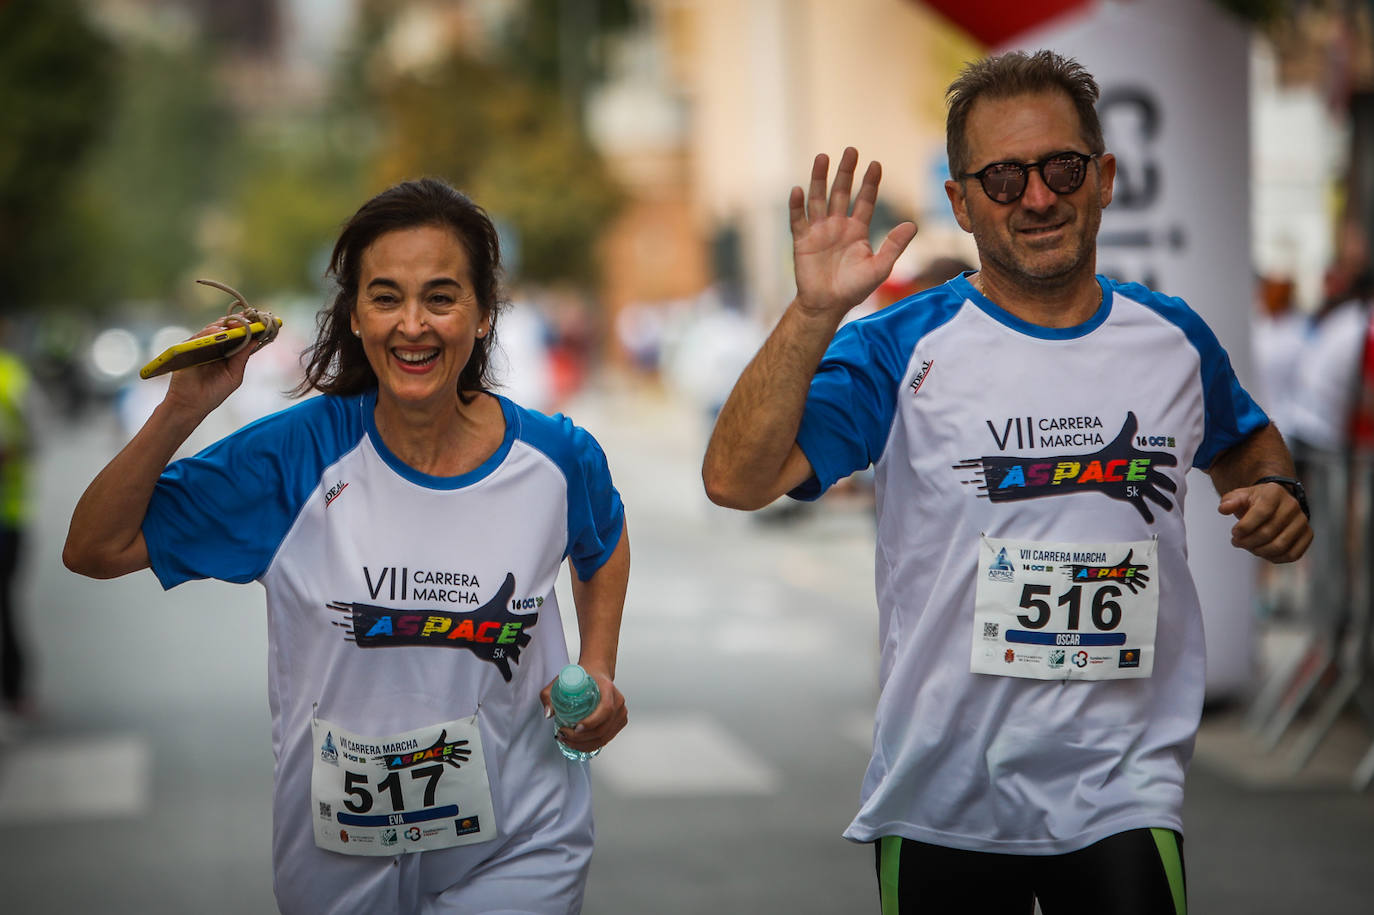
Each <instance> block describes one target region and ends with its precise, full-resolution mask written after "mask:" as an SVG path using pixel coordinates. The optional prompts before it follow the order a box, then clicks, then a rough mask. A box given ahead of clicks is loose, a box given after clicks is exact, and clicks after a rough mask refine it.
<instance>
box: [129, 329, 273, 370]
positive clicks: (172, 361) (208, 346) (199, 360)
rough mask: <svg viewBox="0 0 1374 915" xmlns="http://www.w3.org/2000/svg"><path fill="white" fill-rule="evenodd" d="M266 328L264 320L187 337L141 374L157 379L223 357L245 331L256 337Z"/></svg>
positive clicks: (168, 348) (170, 347)
mask: <svg viewBox="0 0 1374 915" xmlns="http://www.w3.org/2000/svg"><path fill="white" fill-rule="evenodd" d="M272 320H273V322H274V323H275V324H276V325H277V327H281V318H278V317H275V316H274V317H273V318H272ZM266 330H267V326H266V325H265V324H263V323H262V322H261V321H254V322H253V323H252V324H251V325H249V327H248V329H247V330H245V329H244V328H243V326H242V325H237V326H234V327H230V328H227V329H225V330H221V331H216V332H215V333H213V334H206V335H205V336H203V337H193V338H191V339H190V340H183V341H182V342H181V343H174V344H172V345H171V346H169V347H167V348H166V349H165V350H163V351H162V352H161V353H159V354H158V355H157V356H155V357H154V358H153V360H152V361H151V362H149V363H148V364H147V365H145V366H144V367H143V368H141V369H139V371H138V377H140V378H144V379H147V378H153V377H155V376H157V375H162V374H165V373H166V372H175V371H177V370H178V369H184V368H188V367H190V366H193V365H202V364H204V363H206V362H214V361H215V360H216V359H223V358H225V357H226V356H227V355H228V354H229V352H230V351H231V350H233V349H234V348H235V347H237V346H239V344H240V341H241V340H243V335H244V334H245V333H247V332H249V331H251V332H252V334H253V336H254V337H260V336H262V334H263V333H264V332H266Z"/></svg>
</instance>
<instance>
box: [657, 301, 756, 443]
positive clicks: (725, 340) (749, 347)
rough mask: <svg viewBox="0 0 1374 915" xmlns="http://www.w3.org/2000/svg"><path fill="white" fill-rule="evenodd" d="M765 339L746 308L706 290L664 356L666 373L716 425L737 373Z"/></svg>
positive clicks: (737, 376) (742, 369) (737, 375)
mask: <svg viewBox="0 0 1374 915" xmlns="http://www.w3.org/2000/svg"><path fill="white" fill-rule="evenodd" d="M765 336H766V333H765V332H764V329H763V328H762V327H760V326H759V324H758V322H756V321H754V320H752V319H750V318H749V317H748V316H746V315H745V313H744V310H743V309H741V308H739V307H737V306H736V305H733V304H731V303H730V302H728V301H727V300H725V299H722V298H721V297H720V296H719V295H717V294H716V293H715V291H714V290H707V291H706V292H704V293H703V294H702V295H701V296H700V297H699V298H698V299H697V301H696V302H695V303H694V304H693V306H692V308H691V311H690V312H689V314H688V315H687V317H686V320H685V323H684V327H683V328H682V331H681V335H680V337H678V338H677V339H676V340H675V341H674V344H673V345H671V346H669V347H667V348H666V350H665V354H664V366H663V368H664V371H665V372H666V374H667V376H668V377H669V379H670V380H671V382H672V383H673V385H674V386H675V387H676V388H677V389H678V390H679V391H681V392H683V393H684V394H687V395H688V396H689V397H691V398H692V400H694V401H695V402H696V403H697V404H699V405H700V406H701V408H702V409H703V410H704V412H705V415H706V418H707V419H708V420H710V421H711V422H714V421H715V417H716V414H717V413H719V412H720V408H721V406H722V405H723V404H724V403H725V398H726V397H727V396H729V394H730V389H731V388H733V387H734V386H735V380H736V379H737V378H739V374H740V372H742V371H744V367H745V366H746V365H748V364H749V360H750V359H752V358H754V354H755V353H757V352H758V351H759V347H760V346H761V345H762V344H763V339H764V337H765Z"/></svg>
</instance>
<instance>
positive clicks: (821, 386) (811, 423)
mask: <svg viewBox="0 0 1374 915" xmlns="http://www.w3.org/2000/svg"><path fill="white" fill-rule="evenodd" d="M889 312H890V313H889ZM901 318H902V315H901V313H900V306H899V305H893V306H891V308H889V309H887V310H885V311H881V312H878V313H877V314H875V315H873V316H871V317H869V318H863V319H860V320H858V321H852V322H850V323H849V324H846V325H845V326H843V327H841V328H840V330H839V332H838V333H836V334H835V339H834V340H833V341H832V342H831V344H830V347H829V348H828V349H827V350H826V353H825V356H824V357H823V358H822V359H821V364H820V367H819V368H818V369H817V370H816V375H815V377H814V378H813V379H812V380H811V388H810V391H809V392H808V393H807V395H806V408H805V411H804V412H803V414H802V421H801V427H800V428H799V429H798V431H797V444H798V445H799V446H800V447H801V450H802V452H803V453H804V454H805V455H806V458H807V460H808V461H810V462H811V468H812V470H813V471H814V473H815V475H814V476H813V477H812V478H811V479H810V480H808V481H807V482H805V483H803V484H802V485H801V486H798V487H797V488H796V489H794V490H792V491H791V492H790V493H788V495H790V496H791V497H792V498H794V499H801V500H803V501H811V500H813V499H817V498H819V497H820V496H821V494H822V493H824V492H825V491H826V490H827V489H829V488H830V487H831V486H833V485H834V484H835V483H836V482H837V481H838V480H841V479H843V478H844V477H847V476H849V475H850V474H851V473H854V472H855V471H857V470H862V469H864V468H865V467H868V466H869V465H871V464H873V463H876V462H877V460H878V458H880V457H881V456H882V453H883V449H884V448H885V447H886V444H887V438H888V433H889V432H890V430H891V428H892V416H893V411H894V410H895V409H896V402H897V389H898V388H899V387H900V386H901V379H902V376H903V374H904V373H905V371H906V365H907V361H908V360H909V358H910V346H909V344H908V342H907V341H906V340H905V339H904V338H906V337H907V336H908V333H906V332H904V331H906V330H908V328H907V324H908V323H909V322H904V321H902V320H901Z"/></svg>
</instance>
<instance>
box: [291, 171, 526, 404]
mask: <svg viewBox="0 0 1374 915" xmlns="http://www.w3.org/2000/svg"><path fill="white" fill-rule="evenodd" d="M421 226H437V227H440V228H445V229H449V230H451V231H452V232H453V234H454V235H456V236H457V237H458V240H459V241H460V242H461V243H462V245H463V248H464V250H465V251H466V252H467V255H468V266H469V268H470V269H471V272H472V276H471V279H472V284H473V290H474V292H475V293H476V295H477V303H478V305H479V306H481V308H482V311H483V313H484V314H485V315H486V316H487V322H488V326H489V328H490V329H489V330H488V331H487V333H486V335H485V336H482V337H478V338H477V339H476V340H475V341H474V342H473V347H472V355H471V356H470V357H469V358H468V361H467V365H465V366H463V371H462V372H461V373H460V374H459V376H458V396H459V397H461V398H463V400H464V402H467V401H468V400H470V399H471V397H472V395H474V394H476V393H477V392H478V391H483V390H486V389H487V388H489V387H490V386H491V378H490V377H489V376H488V364H489V363H488V354H489V353H490V352H491V348H492V347H493V346H494V345H495V343H496V315H497V313H498V312H499V311H500V309H501V306H502V305H503V302H502V300H501V298H500V292H501V289H500V286H501V283H500V273H501V247H500V244H499V243H498V241H497V237H496V227H495V226H494V225H493V224H492V221H491V218H490V217H488V216H487V213H486V211H485V210H483V209H482V208H481V207H480V206H478V205H477V204H475V203H473V202H472V201H471V200H469V199H468V198H467V196H466V195H464V194H462V193H460V192H459V191H457V190H455V189H454V188H452V187H450V186H449V185H448V184H447V183H445V182H443V181H440V180H438V179H436V178H421V179H419V180H416V181H404V182H402V183H400V184H397V185H394V186H392V187H389V188H387V189H386V190H384V191H382V192H381V193H380V194H378V195H377V196H376V197H373V198H372V199H371V200H369V201H368V202H367V203H365V204H363V205H362V207H360V208H359V209H358V212H356V213H354V214H353V218H352V219H350V220H349V221H348V223H347V224H346V225H344V227H343V231H342V232H341V233H340V234H339V240H338V241H337V242H335V244H334V253H333V254H331V255H330V257H329V270H328V271H327V272H326V274H325V275H326V276H333V277H334V280H335V283H336V284H337V287H338V291H337V292H336V293H335V295H334V302H333V304H331V305H330V306H329V307H328V308H325V309H322V310H321V311H320V313H319V315H318V317H317V318H316V324H317V325H318V329H317V333H316V335H315V342H314V343H313V344H312V345H311V346H310V348H309V349H307V350H306V352H305V356H304V357H303V358H306V366H305V379H304V380H303V381H302V382H301V383H300V385H299V386H298V387H297V389H296V393H298V394H304V393H306V392H307V391H310V390H312V389H314V390H317V391H321V392H323V393H325V394H344V395H348V394H361V393H362V392H364V391H367V390H370V389H371V388H375V387H376V386H377V375H376V373H375V372H373V371H372V366H371V364H369V363H368V361H367V356H366V355H365V354H364V352H363V344H362V341H361V340H359V339H358V338H357V337H355V336H354V335H353V331H352V326H351V322H350V317H351V316H352V313H353V309H354V307H355V306H356V304H357V301H358V281H359V273H360V271H361V268H362V259H363V252H364V251H366V250H367V249H368V247H369V246H370V245H371V244H372V243H373V242H374V241H376V240H377V239H378V238H379V237H381V236H382V235H385V234H386V233H387V232H395V231H397V230H398V229H414V228H419V227H421ZM307 357H308V358H307Z"/></svg>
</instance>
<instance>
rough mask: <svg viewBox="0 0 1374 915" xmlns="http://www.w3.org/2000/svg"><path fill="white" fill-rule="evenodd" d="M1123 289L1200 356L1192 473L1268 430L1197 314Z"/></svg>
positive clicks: (1142, 291)
mask: <svg viewBox="0 0 1374 915" xmlns="http://www.w3.org/2000/svg"><path fill="white" fill-rule="evenodd" d="M1122 289H1123V291H1125V292H1126V294H1127V295H1128V296H1129V297H1131V298H1136V299H1143V300H1144V301H1147V302H1148V304H1149V305H1150V307H1152V308H1154V309H1155V310H1156V311H1157V312H1159V313H1160V314H1162V315H1164V316H1165V317H1166V318H1168V319H1169V320H1170V321H1172V322H1174V324H1175V325H1177V326H1178V327H1179V328H1180V329H1181V330H1182V331H1183V333H1184V335H1185V336H1186V337H1187V338H1188V342H1189V343H1190V344H1192V346H1193V348H1194V349H1195V350H1197V353H1198V358H1199V360H1200V362H1201V366H1200V371H1201V373H1202V396H1203V410H1204V420H1203V423H1204V426H1203V431H1202V444H1201V445H1199V446H1198V450H1197V453H1196V454H1194V455H1193V466H1194V467H1196V468H1198V469H1199V470H1206V469H1207V468H1209V467H1211V466H1212V464H1213V462H1214V461H1216V459H1217V456H1218V455H1220V454H1221V453H1222V452H1223V451H1225V450H1227V449H1228V448H1231V447H1233V446H1234V445H1238V444H1240V442H1242V441H1244V440H1245V439H1246V438H1248V437H1249V436H1250V434H1251V433H1253V432H1255V431H1256V430H1258V429H1262V428H1264V427H1265V426H1267V425H1268V424H1269V416H1268V414H1266V413H1265V412H1264V410H1263V409H1261V407H1260V405H1259V404H1258V403H1256V402H1255V399H1254V398H1253V397H1251V396H1250V393H1249V392H1248V391H1246V390H1245V388H1243V387H1241V384H1240V379H1238V378H1237V377H1236V371H1235V369H1234V368H1233V367H1232V366H1231V357H1230V356H1229V355H1228V354H1227V352H1226V349H1225V348H1224V347H1223V346H1222V345H1221V341H1220V340H1218V339H1217V336H1216V334H1215V333H1213V331H1212V328H1211V327H1209V326H1208V325H1207V322H1206V321H1204V320H1203V319H1202V317H1201V316H1200V315H1199V314H1198V313H1197V312H1195V311H1193V309H1192V308H1190V307H1189V306H1188V305H1187V303H1185V302H1184V301H1183V300H1182V299H1179V298H1174V297H1172V296H1165V295H1161V294H1159V293H1156V292H1153V291H1152V290H1149V289H1147V288H1146V287H1144V286H1141V285H1139V284H1126V285H1124V286H1123V287H1122Z"/></svg>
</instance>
